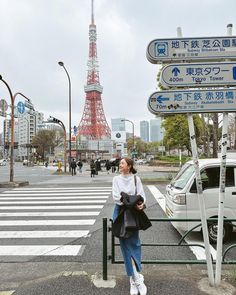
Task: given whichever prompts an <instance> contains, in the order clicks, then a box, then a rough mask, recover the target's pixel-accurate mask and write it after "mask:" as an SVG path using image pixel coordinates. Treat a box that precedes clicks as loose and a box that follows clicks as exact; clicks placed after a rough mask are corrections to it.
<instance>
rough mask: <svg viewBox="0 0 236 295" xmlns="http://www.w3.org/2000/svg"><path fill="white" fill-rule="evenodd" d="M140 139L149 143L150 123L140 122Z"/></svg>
mask: <svg viewBox="0 0 236 295" xmlns="http://www.w3.org/2000/svg"><path fill="white" fill-rule="evenodd" d="M140 137H141V139H142V140H143V141H145V142H149V122H148V121H141V122H140Z"/></svg>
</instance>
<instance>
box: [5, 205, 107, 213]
mask: <svg viewBox="0 0 236 295" xmlns="http://www.w3.org/2000/svg"><path fill="white" fill-rule="evenodd" d="M102 208H103V205H87V206H86V205H79V206H60V205H59V206H4V207H0V212H2V210H3V209H4V210H6V209H7V210H8V209H14V210H17V209H37V210H38V209H44V210H45V209H50V210H51V209H55V210H57V209H72V210H73V209H102Z"/></svg>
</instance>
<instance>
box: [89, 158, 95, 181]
mask: <svg viewBox="0 0 236 295" xmlns="http://www.w3.org/2000/svg"><path fill="white" fill-rule="evenodd" d="M90 171H91V177H95V174H96V167H95V163H94V160H91V163H90Z"/></svg>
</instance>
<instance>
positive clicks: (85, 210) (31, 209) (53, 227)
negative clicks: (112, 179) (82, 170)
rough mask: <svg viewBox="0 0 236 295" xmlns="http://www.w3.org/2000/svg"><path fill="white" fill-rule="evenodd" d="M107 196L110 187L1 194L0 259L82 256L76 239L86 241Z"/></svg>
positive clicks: (30, 190) (21, 190)
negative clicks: (84, 239)
mask: <svg viewBox="0 0 236 295" xmlns="http://www.w3.org/2000/svg"><path fill="white" fill-rule="evenodd" d="M110 194H111V187H73V188H65V187H63V188H60V187H55V188H45V187H43V188H40V187H34V188H30V187H28V188H16V189H13V190H9V191H4V192H3V193H1V194H0V260H1V259H2V258H4V257H28V256H29V257H32V256H33V257H35V256H39V257H41V256H53V257H56V256H58V257H60V256H65V257H68V256H70V257H76V256H79V255H82V253H83V250H84V248H85V245H83V244H81V243H79V241H77V239H80V238H82V239H83V238H89V236H90V229H91V226H92V225H94V224H95V221H96V218H97V217H98V216H99V213H100V211H101V209H102V208H103V207H104V205H105V203H106V201H107V199H108V198H109V196H110ZM71 243H72V244H71ZM77 243H78V244H77ZM82 243H83V242H82Z"/></svg>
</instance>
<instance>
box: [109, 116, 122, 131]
mask: <svg viewBox="0 0 236 295" xmlns="http://www.w3.org/2000/svg"><path fill="white" fill-rule="evenodd" d="M124 120H125V118H115V119H111V130H112V131H125V121H124Z"/></svg>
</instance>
